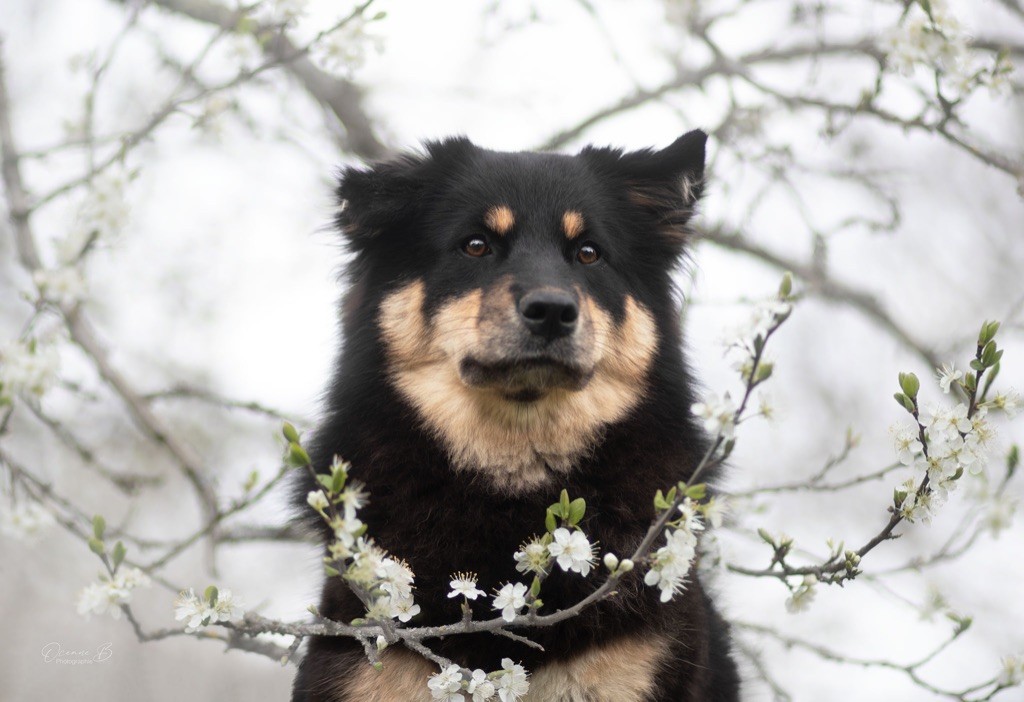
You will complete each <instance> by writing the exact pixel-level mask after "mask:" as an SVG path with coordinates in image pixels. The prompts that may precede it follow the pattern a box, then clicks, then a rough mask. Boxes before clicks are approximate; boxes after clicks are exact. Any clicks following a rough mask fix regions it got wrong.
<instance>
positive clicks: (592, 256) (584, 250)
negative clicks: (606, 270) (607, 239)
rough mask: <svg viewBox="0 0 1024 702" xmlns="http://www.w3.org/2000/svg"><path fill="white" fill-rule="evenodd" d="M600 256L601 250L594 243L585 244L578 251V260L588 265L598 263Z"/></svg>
mask: <svg viewBox="0 0 1024 702" xmlns="http://www.w3.org/2000/svg"><path fill="white" fill-rule="evenodd" d="M599 258H601V252H600V251H598V250H597V247H596V246H594V245H593V244H584V245H583V246H581V247H580V250H579V251H578V252H577V253H576V260H577V261H579V262H580V263H582V264H584V265H587V266H589V265H590V264H591V263H597V260H598V259H599Z"/></svg>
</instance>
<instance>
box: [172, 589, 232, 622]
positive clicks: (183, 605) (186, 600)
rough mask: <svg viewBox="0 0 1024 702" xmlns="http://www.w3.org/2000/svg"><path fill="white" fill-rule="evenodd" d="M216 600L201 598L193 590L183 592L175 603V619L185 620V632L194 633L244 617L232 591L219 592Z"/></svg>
mask: <svg viewBox="0 0 1024 702" xmlns="http://www.w3.org/2000/svg"><path fill="white" fill-rule="evenodd" d="M214 599H215V601H213V602H211V601H210V599H208V598H207V597H206V596H205V595H204V596H202V597H199V596H197V595H196V594H195V592H194V591H193V590H192V588H189V589H188V590H183V591H182V592H181V593H179V594H178V598H177V599H176V600H175V601H174V618H175V619H176V620H178V621H182V620H185V631H189V632H192V631H198V630H199V629H202V628H203V627H205V626H210V625H211V624H216V623H217V622H226V621H230V620H231V619H237V618H238V617H240V616H241V615H242V610H241V602H239V601H237V600H236V599H235V598H234V596H233V595H232V594H231V590H228V589H224V590H218V591H217V594H216V597H215V598H214Z"/></svg>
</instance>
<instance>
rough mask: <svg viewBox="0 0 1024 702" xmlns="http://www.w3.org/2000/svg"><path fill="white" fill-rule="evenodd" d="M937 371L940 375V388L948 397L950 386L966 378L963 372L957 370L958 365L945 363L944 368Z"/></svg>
mask: <svg viewBox="0 0 1024 702" xmlns="http://www.w3.org/2000/svg"><path fill="white" fill-rule="evenodd" d="M936 370H937V371H938V375H939V387H940V388H942V392H944V393H946V394H947V395H948V394H949V388H950V386H951V385H952V384H953V383H955V382H956V381H958V380H960V379H961V378H963V377H964V374H963V371H959V370H957V369H956V365H955V364H953V363H943V364H942V368H938V369H936Z"/></svg>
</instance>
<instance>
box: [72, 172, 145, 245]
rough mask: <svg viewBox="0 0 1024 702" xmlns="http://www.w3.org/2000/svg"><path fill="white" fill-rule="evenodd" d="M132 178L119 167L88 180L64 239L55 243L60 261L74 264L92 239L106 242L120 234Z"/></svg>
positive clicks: (127, 212)
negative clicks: (126, 195)
mask: <svg viewBox="0 0 1024 702" xmlns="http://www.w3.org/2000/svg"><path fill="white" fill-rule="evenodd" d="M132 177H133V176H132V174H130V173H129V172H127V171H125V170H123V169H113V168H112V169H110V170H108V171H106V172H104V173H101V174H99V175H98V176H96V177H95V178H93V179H92V181H91V182H90V183H89V187H88V189H87V190H86V193H85V198H84V199H83V200H82V203H81V205H79V208H78V213H77V215H76V219H75V224H74V226H73V227H71V229H70V231H69V233H68V236H67V238H65V239H63V240H61V241H59V242H57V254H58V256H59V258H60V260H61V263H63V264H65V265H69V264H72V263H75V262H76V261H77V260H78V259H79V258H80V257H81V255H82V254H83V253H84V252H85V250H86V248H87V247H89V246H91V245H92V244H93V243H94V242H103V243H109V242H110V241H112V240H113V239H115V238H116V237H117V235H118V234H120V233H121V230H123V229H124V227H125V225H126V224H127V223H128V216H129V214H130V209H129V207H128V202H127V200H126V199H125V191H126V189H127V187H128V183H129V182H130V181H131V179H132Z"/></svg>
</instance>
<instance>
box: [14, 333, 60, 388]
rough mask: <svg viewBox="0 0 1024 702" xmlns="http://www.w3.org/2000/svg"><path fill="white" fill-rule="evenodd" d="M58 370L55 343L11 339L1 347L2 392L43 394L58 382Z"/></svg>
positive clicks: (58, 361) (58, 359) (58, 363)
mask: <svg viewBox="0 0 1024 702" xmlns="http://www.w3.org/2000/svg"><path fill="white" fill-rule="evenodd" d="M59 371H60V357H59V356H58V354H57V349H56V347H54V346H53V345H52V344H45V343H40V342H29V343H25V342H22V341H11V342H9V343H8V344H6V345H5V346H4V347H3V348H0V396H3V397H10V396H13V395H26V396H35V397H41V396H42V395H43V394H44V393H45V392H46V391H47V390H49V389H50V388H51V387H52V386H53V385H54V384H55V383H56V382H57V374H58V372H59Z"/></svg>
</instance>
